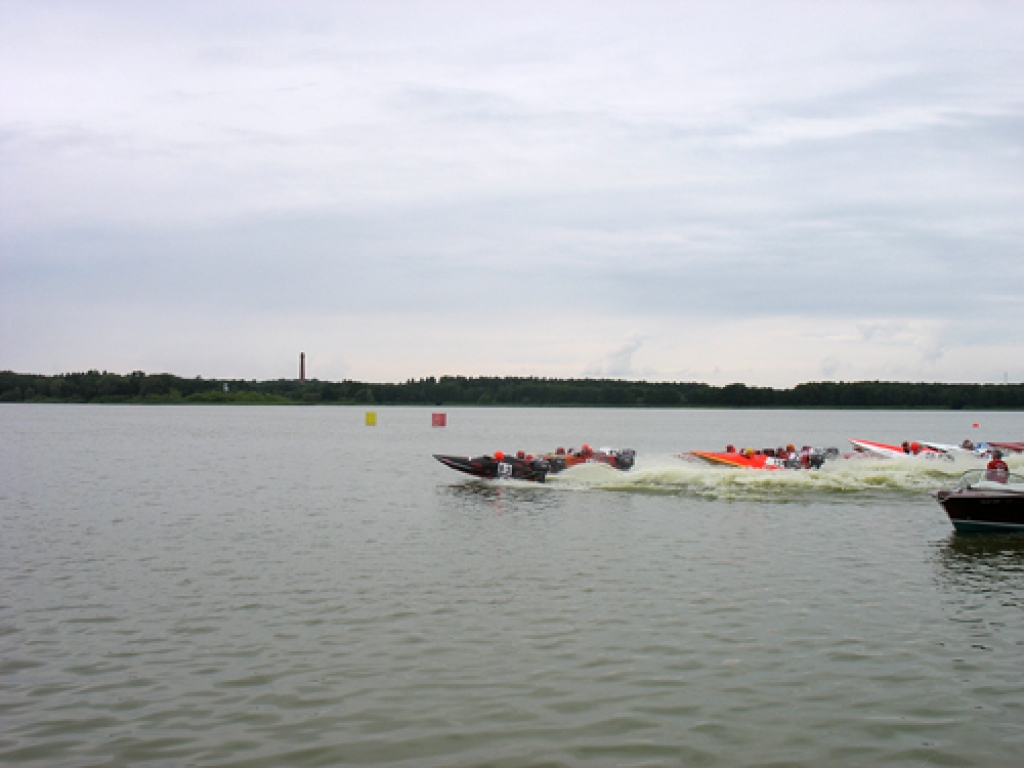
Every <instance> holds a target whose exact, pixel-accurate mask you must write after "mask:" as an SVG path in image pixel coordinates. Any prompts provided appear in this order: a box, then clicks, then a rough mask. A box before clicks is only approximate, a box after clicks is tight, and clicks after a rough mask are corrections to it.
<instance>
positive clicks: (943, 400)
mask: <svg viewBox="0 0 1024 768" xmlns="http://www.w3.org/2000/svg"><path fill="white" fill-rule="evenodd" d="M0 402H33V403H235V404H253V405H256V404H269V405H273V404H281V405H284V404H315V403H328V404H344V405H353V404H363V405H366V404H381V405H504V406H508V405H533V406H546V405H547V406H556V405H557V406H590V407H595V406H596V407H601V406H605V407H656V408H677V407H705V408H950V409H954V410H957V409H961V408H967V409H986V408H988V409H1004V410H1005V409H1016V408H1024V384H928V383H906V382H893V381H855V382H810V383H807V384H798V385H797V386H795V387H793V388H792V389H773V388H771V387H748V386H747V385H745V384H729V385H727V386H724V387H715V386H712V385H710V384H701V383H696V382H678V383H671V382H646V381H623V380H620V379H544V378H517V377H508V378H489V377H480V378H467V377H464V376H442V377H441V378H440V379H437V378H434V377H429V378H424V379H409V380H408V381H406V382H404V383H401V384H387V383H385V384H374V383H369V382H359V381H350V380H345V381H338V382H332V381H318V380H316V379H313V380H310V381H307V382H306V383H305V384H303V383H300V382H299V381H298V380H296V379H278V380H273V381H255V380H252V381H247V380H244V379H204V378H201V377H196V378H194V379H187V378H182V377H180V376H174V375H172V374H169V373H157V374H147V373H143V372H142V371H135V372H133V373H129V374H127V375H121V374H116V373H109V372H107V371H103V372H100V371H87V372H85V373H63V374H60V375H57V376H38V375H34V374H25V373H14V372H13V371H0Z"/></svg>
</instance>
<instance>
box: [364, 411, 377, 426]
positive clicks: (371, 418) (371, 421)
mask: <svg viewBox="0 0 1024 768" xmlns="http://www.w3.org/2000/svg"><path fill="white" fill-rule="evenodd" d="M366 426H368V427H376V426H377V412H376V411H367V412H366Z"/></svg>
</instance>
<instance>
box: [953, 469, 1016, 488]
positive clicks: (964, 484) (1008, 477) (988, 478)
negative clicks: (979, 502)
mask: <svg viewBox="0 0 1024 768" xmlns="http://www.w3.org/2000/svg"><path fill="white" fill-rule="evenodd" d="M956 489H957V490H958V491H1012V492H1014V493H1024V477H1021V476H1020V475H1018V474H1016V473H1015V472H1004V471H1002V470H999V469H972V470H969V471H967V472H964V473H963V475H961V476H960V480H959V482H958V483H957V484H956Z"/></svg>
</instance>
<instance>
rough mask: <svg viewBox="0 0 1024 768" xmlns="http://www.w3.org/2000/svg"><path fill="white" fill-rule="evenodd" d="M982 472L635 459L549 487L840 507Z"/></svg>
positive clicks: (855, 463)
mask: <svg viewBox="0 0 1024 768" xmlns="http://www.w3.org/2000/svg"><path fill="white" fill-rule="evenodd" d="M1014 458H1015V459H1016V461H1015V462H1011V464H1013V463H1016V464H1021V465H1024V457H1014ZM984 466H985V463H984V461H982V460H980V459H977V458H974V457H966V456H965V457H957V458H956V459H954V460H944V461H926V460H923V459H921V460H916V459H910V460H905V461H904V460H898V459H897V460H893V459H872V458H853V459H837V460H834V461H829V462H826V464H825V466H823V467H822V468H821V469H819V470H810V471H808V470H781V471H775V472H766V471H759V470H750V469H735V468H731V467H716V466H711V465H708V464H704V463H698V462H693V461H684V460H681V459H678V458H676V457H672V456H648V457H641V458H640V459H638V460H637V463H636V466H635V467H634V468H633V469H632V470H631V471H629V472H616V471H615V470H611V469H609V468H606V467H599V466H583V467H576V468H574V469H571V470H568V471H566V472H563V473H560V474H558V475H554V476H550V477H549V478H548V483H549V485H550V486H552V487H554V488H559V489H564V490H600V491H613V492H620V493H652V494H670V495H679V496H688V497H695V498H706V499H721V500H736V501H741V500H748V501H772V502H778V503H786V502H799V501H809V500H812V499H813V500H816V501H827V500H829V499H833V500H836V501H839V500H849V499H850V498H851V497H857V496H861V497H886V496H888V497H892V496H920V495H921V494H923V493H927V492H929V491H933V490H935V489H937V488H941V487H943V486H946V487H948V486H950V485H952V484H953V483H955V481H956V479H957V478H959V477H960V475H961V474H963V472H965V471H966V470H968V469H978V468H983V467H984ZM1012 468H1013V467H1012V466H1011V469H1012Z"/></svg>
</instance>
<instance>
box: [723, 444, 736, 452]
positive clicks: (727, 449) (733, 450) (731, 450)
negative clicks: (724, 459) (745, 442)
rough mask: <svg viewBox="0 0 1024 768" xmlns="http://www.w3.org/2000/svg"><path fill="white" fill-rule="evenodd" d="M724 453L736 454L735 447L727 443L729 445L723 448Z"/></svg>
mask: <svg viewBox="0 0 1024 768" xmlns="http://www.w3.org/2000/svg"><path fill="white" fill-rule="evenodd" d="M725 452H726V453H736V446H735V445H733V444H732V443H729V445H727V446H725Z"/></svg>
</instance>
